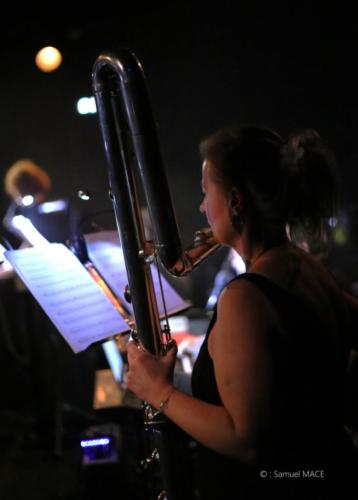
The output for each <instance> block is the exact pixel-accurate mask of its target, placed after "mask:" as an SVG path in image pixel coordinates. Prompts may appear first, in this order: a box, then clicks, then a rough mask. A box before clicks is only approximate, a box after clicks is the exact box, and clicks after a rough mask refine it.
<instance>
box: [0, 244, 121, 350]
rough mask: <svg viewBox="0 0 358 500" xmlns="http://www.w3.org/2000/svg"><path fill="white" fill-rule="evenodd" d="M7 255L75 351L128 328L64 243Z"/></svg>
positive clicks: (9, 252) (15, 251)
mask: <svg viewBox="0 0 358 500" xmlns="http://www.w3.org/2000/svg"><path fill="white" fill-rule="evenodd" d="M5 257H6V259H7V260H8V261H9V262H10V263H11V265H12V266H13V268H14V269H15V271H16V273H17V274H18V275H19V276H20V278H21V279H22V280H23V282H24V283H25V285H26V286H27V287H28V289H29V290H30V292H31V293H32V295H33V296H34V297H35V299H36V300H37V301H38V302H39V304H40V306H41V307H42V308H43V309H44V311H45V312H46V314H47V315H48V316H49V318H50V319H51V321H52V322H53V323H54V325H55V326H56V328H57V329H58V331H59V332H60V334H61V335H62V336H63V337H64V339H65V340H66V341H67V342H68V344H69V345H70V346H71V348H72V350H73V351H74V352H75V353H77V352H80V351H83V350H84V349H86V348H87V347H88V346H89V345H90V344H92V343H94V342H97V341H100V340H104V339H107V338H108V337H111V336H113V335H115V334H118V333H120V332H124V331H127V330H128V325H127V323H126V322H125V321H124V320H123V319H122V318H121V316H120V315H119V313H118V311H117V310H116V309H115V308H114V306H113V305H112V304H111V303H110V301H109V300H108V299H107V297H106V296H105V294H104V293H103V292H102V290H101V289H100V287H99V286H98V285H97V283H95V281H94V280H93V279H92V278H91V276H90V275H89V274H88V272H87V271H86V269H85V268H84V267H83V266H82V264H81V263H80V261H79V260H78V259H77V258H76V257H75V255H74V254H73V253H72V252H71V251H70V250H69V249H68V248H67V247H65V246H64V245H62V244H61V243H50V244H48V245H46V247H34V248H26V249H23V250H10V251H7V252H5Z"/></svg>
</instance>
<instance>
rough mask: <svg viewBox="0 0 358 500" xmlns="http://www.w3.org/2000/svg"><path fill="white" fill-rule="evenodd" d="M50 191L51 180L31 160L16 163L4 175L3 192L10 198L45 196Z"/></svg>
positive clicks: (25, 159)
mask: <svg viewBox="0 0 358 500" xmlns="http://www.w3.org/2000/svg"><path fill="white" fill-rule="evenodd" d="M50 189H51V179H50V177H49V176H48V174H47V173H46V172H45V170H43V169H42V168H41V167H39V166H38V165H36V163H34V162H33V161H32V160H30V159H27V158H24V159H21V160H18V161H16V162H15V163H14V164H13V165H11V167H10V168H9V170H8V171H7V172H6V175H5V191H6V193H7V194H8V195H10V196H11V197H12V198H14V199H16V198H17V197H19V196H25V195H26V194H31V195H36V194H39V193H43V194H45V195H47V194H48V193H49V191H50Z"/></svg>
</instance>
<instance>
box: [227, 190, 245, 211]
mask: <svg viewBox="0 0 358 500" xmlns="http://www.w3.org/2000/svg"><path fill="white" fill-rule="evenodd" d="M228 201H229V211H230V215H231V216H232V217H239V216H240V215H242V211H243V208H244V202H243V196H242V194H241V192H240V191H239V190H238V189H237V188H236V187H233V188H231V191H230V193H229V200H228Z"/></svg>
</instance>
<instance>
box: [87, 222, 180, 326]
mask: <svg viewBox="0 0 358 500" xmlns="http://www.w3.org/2000/svg"><path fill="white" fill-rule="evenodd" d="M85 240H86V243H87V251H88V255H89V258H90V260H91V262H92V263H93V265H94V266H95V268H96V269H97V270H98V272H99V273H100V274H101V275H102V277H103V278H104V279H105V281H106V282H107V284H108V285H109V286H110V287H111V289H112V291H113V292H114V293H115V294H116V295H117V297H118V298H119V300H120V301H121V302H122V303H123V304H124V305H125V307H126V308H127V309H128V310H129V311H130V313H131V314H133V309H132V306H131V304H129V303H128V302H127V301H126V300H125V298H124V289H125V286H126V285H127V283H128V278H127V273H126V269H125V264H124V256H123V252H122V249H121V245H120V242H119V236H118V233H117V231H101V232H98V233H91V234H86V235H85ZM152 276H153V282H154V289H155V293H156V297H157V301H158V310H159V315H160V316H161V317H163V316H164V307H163V304H162V300H161V298H160V297H161V295H160V284H159V279H158V271H157V267H156V266H155V265H152ZM161 278H162V285H163V291H164V297H165V301H166V308H167V312H168V314H175V313H177V312H179V311H183V310H184V309H187V308H188V307H189V306H190V303H189V302H187V301H185V300H183V299H182V298H181V297H180V295H179V294H178V293H177V292H176V291H175V290H174V289H173V287H172V286H171V285H170V284H169V283H168V281H167V280H166V279H165V278H164V277H163V275H162V274H161Z"/></svg>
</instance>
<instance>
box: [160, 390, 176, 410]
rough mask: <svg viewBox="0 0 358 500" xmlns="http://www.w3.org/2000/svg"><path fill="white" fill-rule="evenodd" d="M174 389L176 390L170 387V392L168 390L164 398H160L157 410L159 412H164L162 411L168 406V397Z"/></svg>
mask: <svg viewBox="0 0 358 500" xmlns="http://www.w3.org/2000/svg"><path fill="white" fill-rule="evenodd" d="M175 390H176V389H175V387H172V388H171V389H170V392H169V394H168V396H167V397H166V398H165V399H162V400H161V401H160V404H159V407H158V412H159V413H164V411H165V410H166V409H167V408H168V404H169V401H170V398H171V397H172V395H173V392H174V391H175Z"/></svg>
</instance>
